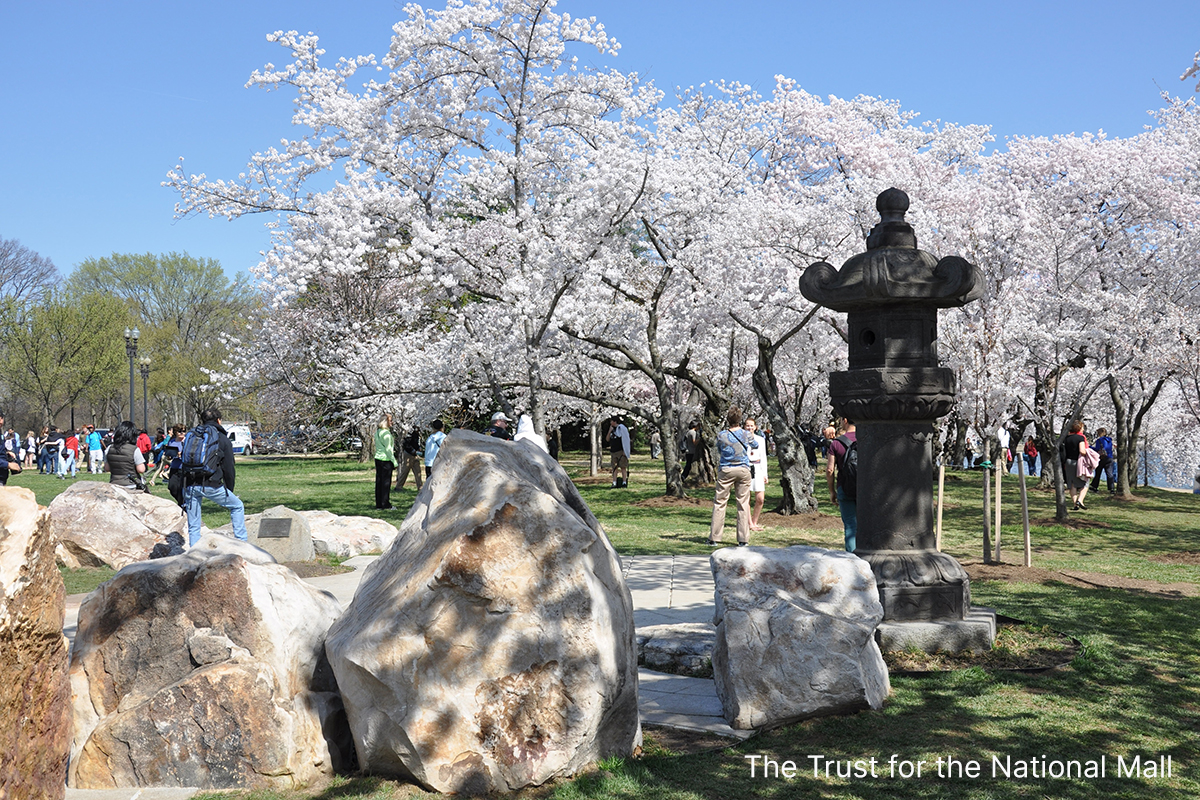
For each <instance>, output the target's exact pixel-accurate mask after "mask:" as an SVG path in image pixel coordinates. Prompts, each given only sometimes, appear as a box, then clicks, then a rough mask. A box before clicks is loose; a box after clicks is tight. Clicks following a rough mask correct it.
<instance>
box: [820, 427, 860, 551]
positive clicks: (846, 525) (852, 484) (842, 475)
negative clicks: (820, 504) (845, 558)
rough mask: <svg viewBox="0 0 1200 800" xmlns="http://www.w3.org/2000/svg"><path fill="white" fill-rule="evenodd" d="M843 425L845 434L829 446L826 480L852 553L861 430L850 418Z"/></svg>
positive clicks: (856, 510)
mask: <svg viewBox="0 0 1200 800" xmlns="http://www.w3.org/2000/svg"><path fill="white" fill-rule="evenodd" d="M842 425H843V433H842V435H841V436H838V437H836V438H835V439H834V440H833V441H831V442H830V443H829V458H828V460H827V461H826V462H825V480H826V482H827V483H828V484H829V500H830V502H832V503H835V504H836V505H837V507H838V511H840V512H841V515H842V530H843V536H844V538H845V542H846V552H847V553H853V552H854V548H855V547H857V546H858V541H857V540H858V431H857V428H856V427H855V425H854V421H853V420H851V419H849V418H848V417H843V418H842Z"/></svg>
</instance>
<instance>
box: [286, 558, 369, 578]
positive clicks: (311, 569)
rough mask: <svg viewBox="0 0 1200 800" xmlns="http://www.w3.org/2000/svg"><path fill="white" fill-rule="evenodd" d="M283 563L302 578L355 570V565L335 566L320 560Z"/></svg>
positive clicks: (320, 576)
mask: <svg viewBox="0 0 1200 800" xmlns="http://www.w3.org/2000/svg"><path fill="white" fill-rule="evenodd" d="M283 565H284V566H285V567H287V568H288V569H290V570H291V571H292V572H294V573H296V574H297V575H299V576H300V577H301V578H322V577H324V576H326V575H340V574H342V573H343V572H354V567H335V566H332V565H330V564H325V563H322V562H320V561H285V562H283Z"/></svg>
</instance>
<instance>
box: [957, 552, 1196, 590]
mask: <svg viewBox="0 0 1200 800" xmlns="http://www.w3.org/2000/svg"><path fill="white" fill-rule="evenodd" d="M1196 555H1200V554H1196ZM1185 563H1195V562H1185ZM962 565H963V568H964V569H965V570H966V571H967V575H969V576H970V578H971V580H973V581H975V580H980V581H1003V582H1005V583H1043V584H1045V583H1065V584H1067V585H1068V586H1075V587H1077V588H1081V589H1124V590H1126V591H1131V592H1144V593H1146V594H1152V595H1157V596H1159V597H1196V596H1198V595H1200V586H1197V585H1196V584H1194V583H1186V582H1176V583H1159V582H1157V581H1147V580H1141V579H1140V578H1126V577H1124V576H1122V575H1108V574H1105V573H1103V572H1084V571H1083V570H1073V569H1072V570H1049V569H1040V568H1038V567H1025V566H1018V565H1016V564H982V563H979V562H977V561H976V562H971V561H964V562H962Z"/></svg>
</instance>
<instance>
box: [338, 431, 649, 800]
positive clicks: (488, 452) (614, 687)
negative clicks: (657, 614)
mask: <svg viewBox="0 0 1200 800" xmlns="http://www.w3.org/2000/svg"><path fill="white" fill-rule="evenodd" d="M326 649H327V651H328V652H329V659H330V662H331V663H332V665H333V669H334V672H335V673H336V674H337V678H338V686H339V687H340V688H341V691H342V698H343V700H344V702H345V704H346V713H347V714H348V715H349V718H350V727H351V729H352V731H353V733H354V743H355V747H356V749H357V751H358V757H359V764H360V766H361V767H362V769H363V770H364V771H367V772H370V773H375V774H382V775H391V776H397V777H404V778H412V779H415V780H416V781H418V782H419V783H421V784H422V785H423V786H425V787H426V788H429V789H433V790H436V791H444V792H463V793H468V794H482V793H486V792H491V791H499V792H505V791H512V790H516V789H519V788H521V787H523V786H531V785H537V784H541V783H543V782H545V781H547V780H549V779H551V778H555V777H558V776H566V775H572V774H574V773H576V772H578V771H579V770H581V769H583V768H584V767H585V766H586V765H587V764H588V763H590V762H593V761H595V760H597V759H600V758H604V757H607V756H612V755H620V756H628V755H630V754H631V753H632V752H633V750H634V749H635V748H636V747H637V746H638V745H639V744H640V741H641V729H640V726H639V723H638V707H637V654H636V650H635V647H634V640H633V604H632V601H631V599H630V595H629V590H628V589H627V588H626V586H625V583H624V579H623V578H622V576H621V567H620V561H619V560H618V558H617V555H616V552H615V551H614V550H613V548H612V545H611V544H609V541H608V538H607V537H606V536H605V535H604V531H603V529H602V528H601V527H600V524H599V523H598V522H597V521H596V518H595V517H594V516H592V513H591V511H590V510H588V508H587V506H586V505H585V504H584V502H583V500H582V498H581V497H580V496H579V493H578V492H577V491H576V489H575V487H574V485H573V484H572V483H571V481H570V479H569V478H567V476H566V474H565V473H564V472H563V471H562V469H561V468H560V467H559V465H558V464H557V462H555V461H554V460H553V459H551V458H550V457H549V456H548V455H547V454H546V453H544V452H542V451H541V450H539V449H537V448H536V447H534V446H532V445H528V444H525V443H512V442H505V441H502V440H500V439H492V438H489V437H485V436H480V435H478V434H475V433H470V432H465V431H455V432H454V433H452V434H451V435H450V436H449V437H448V438H447V440H446V443H445V444H444V445H443V446H442V449H441V452H440V453H439V454H438V463H437V469H436V470H435V471H434V473H433V478H432V480H430V481H429V482H428V483H426V484H425V486H424V488H423V489H422V490H421V492H420V493H419V494H418V496H417V500H416V503H415V504H414V506H413V509H412V511H411V512H410V513H409V515H408V517H407V518H406V519H405V521H404V523H403V525H402V526H401V529H400V536H399V537H398V538H397V539H396V541H395V543H394V544H393V545H392V547H391V549H389V550H388V551H387V552H386V553H384V555H383V556H382V557H381V558H379V559H378V560H376V561H375V562H374V563H373V564H372V565H371V566H369V567H368V568H367V570H366V574H365V575H364V577H363V580H362V583H361V585H360V586H359V589H358V592H357V593H356V594H355V596H354V600H353V602H352V603H351V604H350V607H349V608H348V609H347V610H346V612H345V613H344V614H343V615H342V617H341V619H339V620H338V622H337V623H336V624H335V625H334V626H333V628H331V629H330V631H329V638H328V640H327V641H326Z"/></svg>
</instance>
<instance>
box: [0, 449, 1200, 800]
mask: <svg viewBox="0 0 1200 800" xmlns="http://www.w3.org/2000/svg"><path fill="white" fill-rule="evenodd" d="M563 461H564V466H565V467H566V468H567V469H568V471H569V472H570V473H571V475H572V477H573V478H575V479H576V481H577V483H579V485H580V490H581V492H582V493H583V496H584V498H585V499H586V500H587V502H588V503H589V505H590V506H591V508H592V510H593V511H594V512H595V514H596V516H597V517H598V518H599V519H600V520H601V522H602V523H603V524H604V526H605V529H606V530H607V531H608V533H609V536H610V538H611V539H612V542H613V544H614V545H615V546H616V548H617V550H618V551H619V552H620V553H622V554H623V555H633V554H650V553H706V552H708V548H707V547H705V546H704V540H705V538H706V537H707V532H708V522H709V517H710V513H711V503H710V502H709V500H710V498H711V489H702V490H695V492H694V493H695V494H696V495H697V497H698V498H699V501H698V502H697V503H695V504H691V503H686V502H685V503H667V504H664V503H662V502H661V501H656V498H659V497H660V496H661V493H662V483H663V482H662V476H661V471H660V469H659V462H651V461H650V460H649V459H648V458H645V457H635V458H634V463H633V471H632V474H631V480H630V483H631V488H630V489H628V490H618V489H610V488H608V481H607V480H606V479H604V478H603V476H601V478H600V479H598V480H596V479H591V478H589V477H588V476H587V475H586V457H585V456H583V455H581V454H576V453H571V454H567V455H566V456H565V457H564V459H563ZM105 477H106V476H105ZM12 483H14V484H17V485H25V486H30V487H32V488H33V489H34V490H35V491H36V492H37V494H38V498H39V501H40V502H42V503H47V502H49V499H50V498H52V497H53V496H54V495H55V494H57V493H58V491H61V490H62V488H65V485H66V484H65V482H62V481H57V480H55V479H53V478H46V477H42V476H37V475H29V474H28V473H27V474H24V475H21V476H18V477H15V478H14V480H13V481H12ZM946 487H947V499H946V510H945V536H944V545H943V549H944V550H946V551H947V552H949V553H952V554H954V555H955V556H956V557H958V558H959V559H960V560H963V561H964V562H979V561H980V560H981V556H982V535H981V530H982V529H981V520H982V506H981V494H982V488H981V487H982V480H981V478H980V474H979V473H952V474H951V475H949V476H948V477H947V483H946ZM237 490H238V494H239V495H240V496H241V497H242V499H243V501H245V503H246V507H247V511H248V512H251V513H253V512H255V511H261V510H262V509H264V508H267V507H269V506H272V505H277V504H280V503H282V504H285V505H288V506H290V507H292V508H296V509H310V508H326V509H329V510H331V511H333V512H335V513H338V514H362V515H368V516H375V517H383V518H386V519H389V520H392V521H394V522H395V523H396V524H399V522H400V520H402V519H403V516H404V514H405V513H406V512H407V510H408V508H409V507H410V506H411V504H412V500H413V498H414V496H415V492H413V491H412V489H411V488H410V489H408V490H405V491H402V492H399V493H393V503H394V504H395V505H396V506H397V509H396V510H395V511H391V512H382V511H376V510H375V509H374V496H373V492H374V473H373V469H372V468H371V467H370V466H369V465H365V464H359V463H358V462H356V461H352V460H348V459H338V458H261V457H260V458H250V459H245V460H241V459H239V462H238V485H237ZM156 493H161V494H163V495H165V494H166V492H165V489H161V488H160V489H159V490H157V491H156ZM1137 494H1138V500H1136V501H1135V502H1121V501H1117V500H1112V499H1109V498H1108V497H1107V496H1106V495H1104V494H1103V493H1102V494H1101V495H1092V496H1091V497H1090V498H1089V502H1088V505H1089V510H1088V511H1086V512H1081V513H1076V514H1074V515H1073V520H1074V522H1073V524H1072V525H1070V526H1064V525H1058V524H1054V523H1053V522H1052V518H1053V513H1054V507H1053V501H1054V498H1053V494H1051V493H1047V492H1039V491H1031V492H1030V506H1031V509H1030V516H1031V518H1032V519H1033V520H1034V523H1035V524H1034V527H1033V532H1032V540H1033V565H1034V567H1035V568H1040V569H1041V570H1045V571H1046V572H1042V573H1029V575H1030V576H1035V577H1030V578H1029V581H1028V582H1017V581H1011V580H1010V581H999V580H993V581H983V580H976V581H973V582H972V586H971V589H972V596H973V599H974V601H975V602H976V603H978V604H981V605H987V606H991V607H993V608H996V609H997V610H998V611H1000V612H1001V613H1003V614H1007V615H1009V616H1012V617H1017V618H1019V619H1022V620H1025V621H1027V622H1030V623H1033V624H1036V625H1048V626H1050V627H1052V628H1053V629H1055V630H1057V631H1060V632H1062V633H1066V634H1069V635H1071V636H1074V637H1076V638H1078V639H1080V640H1081V641H1082V642H1083V643H1084V649H1083V651H1082V652H1081V653H1080V655H1079V656H1077V657H1076V658H1075V660H1074V661H1073V662H1072V663H1071V664H1070V665H1068V666H1066V667H1063V668H1059V669H1056V670H1052V671H1049V672H1043V673H1037V674H1026V673H1019V672H1005V671H999V670H985V669H981V668H977V667H976V668H971V669H966V670H960V671H957V672H951V673H942V674H935V675H931V676H923V677H894V678H893V680H892V689H893V691H892V697H891V698H890V700H889V702H888V704H887V706H886V707H885V708H884V709H883V710H882V711H880V712H867V713H860V714H855V715H851V716H842V717H828V718H822V719H816V720H810V721H808V722H804V723H800V724H797V725H792V726H789V727H787V728H783V729H779V730H775V731H770V732H767V733H764V734H762V735H760V736H757V737H755V738H754V739H752V740H750V741H748V742H746V743H744V744H741V745H738V746H736V747H730V748H728V749H724V750H717V751H713V752H708V753H703V754H697V755H674V754H671V753H670V752H665V751H664V750H663V748H662V747H661V746H657V745H656V744H655V742H654V738H653V734H652V733H651V734H650V735H649V737H648V741H647V748H646V752H647V754H646V755H644V756H643V757H641V758H639V759H634V760H629V761H624V762H622V761H619V760H613V761H610V762H606V763H605V764H603V765H601V768H600V769H598V770H597V771H595V772H593V773H590V774H588V775H585V776H582V777H579V778H577V779H575V780H573V781H566V782H562V783H561V784H559V785H557V786H555V787H553V788H552V789H550V790H549V794H550V796H553V797H555V798H559V800H574V799H576V798H596V799H597V800H600V799H602V798H603V799H605V800H608V799H611V800H618V799H620V800H628V799H632V798H644V799H645V800H650V799H651V798H653V799H655V800H657V799H658V798H665V799H667V800H671V799H674V798H679V799H680V800H682V799H683V798H687V799H688V800H692V799H699V798H706V799H715V798H874V797H881V796H882V797H899V798H942V797H944V798H972V799H973V800H990V799H991V798H1081V799H1082V798H1092V797H1104V798H1144V797H1154V798H1180V799H1181V800H1182V799H1183V798H1195V797H1200V763H1198V759H1200V681H1198V680H1197V678H1196V676H1197V674H1198V673H1200V592H1198V590H1200V565H1198V562H1200V558H1198V557H1197V554H1200V513H1197V512H1200V497H1197V496H1193V495H1190V494H1180V493H1175V492H1167V491H1160V490H1155V489H1144V490H1138V492H1137ZM1018 497H1019V495H1018V484H1017V479H1016V478H1015V477H1006V478H1005V482H1004V488H1003V501H1004V520H1003V528H1002V532H1001V535H1002V543H1003V545H1004V550H1003V560H1004V562H1005V563H1006V564H1010V565H1013V564H1020V563H1021V558H1022V553H1021V543H1022V537H1023V534H1022V530H1021V525H1020V510H1019V506H1018ZM776 499H777V498H774V497H772V496H771V493H768V504H767V508H768V509H770V508H773V507H774V505H775V502H774V501H775V500H776ZM827 511H828V509H824V508H823V509H822V512H823V513H826V512H827ZM728 520H729V527H727V529H726V537H727V538H729V539H732V523H733V512H732V510H731V511H730V513H729V517H728ZM1080 520H1082V521H1083V522H1082V523H1081V522H1080ZM205 521H206V522H207V523H208V524H209V525H210V526H214V527H215V526H219V525H222V524H224V523H225V522H227V521H228V516H227V515H226V514H225V513H224V512H223V511H221V510H220V509H216V508H214V509H213V510H212V511H210V512H206V514H205ZM764 522H765V524H766V525H767V527H768V530H767V531H765V532H763V533H756V534H755V535H754V539H753V542H752V543H754V544H766V545H773V546H787V545H791V544H811V545H817V546H822V547H830V548H838V547H840V546H841V540H842V534H841V529H840V526H839V525H837V524H836V522H834V521H833V520H826V521H824V522H822V521H821V520H816V521H812V520H809V521H807V522H800V521H798V520H783V519H780V518H778V517H777V516H775V515H773V514H767V515H765V516H764ZM1060 570H1065V571H1068V572H1071V573H1093V574H1099V575H1106V576H1115V577H1119V578H1122V579H1135V580H1138V581H1146V582H1151V583H1147V584H1145V585H1143V586H1142V587H1141V588H1137V589H1110V588H1086V587H1085V586H1083V585H1071V584H1069V583H1066V582H1060V581H1058V580H1055V577H1056V573H1057V572H1058V571H1060ZM98 579H99V578H97V577H95V576H93V577H92V578H91V579H90V580H98ZM1154 584H1178V586H1176V587H1175V590H1174V591H1169V590H1163V589H1161V588H1159V587H1157V586H1155V585H1154ZM893 755H895V756H896V758H897V763H899V762H900V761H907V762H911V763H912V764H915V763H916V762H917V761H924V762H925V765H924V766H923V772H922V775H921V777H920V778H918V777H916V776H915V775H913V776H911V777H900V776H899V775H897V776H895V777H889V775H888V772H889V768H888V766H887V765H888V763H889V761H890V759H891V757H892V756H893ZM1135 755H1140V756H1142V758H1143V760H1145V759H1146V758H1147V757H1154V758H1155V759H1157V757H1158V756H1159V755H1164V756H1165V755H1170V756H1171V760H1172V766H1173V773H1174V774H1173V776H1172V777H1171V778H1159V777H1155V778H1149V779H1147V778H1144V777H1143V778H1140V779H1139V778H1133V777H1118V776H1117V758H1118V756H1120V757H1122V758H1123V759H1124V760H1125V763H1129V761H1130V760H1131V759H1132V757H1133V756H1135ZM748 756H766V757H768V758H770V759H771V760H773V761H777V762H781V763H782V762H784V761H789V760H790V761H792V762H794V763H795V765H796V768H797V771H796V773H795V774H794V776H793V777H791V778H790V779H789V778H785V777H782V776H780V777H773V776H771V777H762V773H761V768H760V769H759V770H758V771H757V775H756V777H751V768H750V764H751V762H750V761H749V760H748V759H747V757H748ZM810 756H819V757H821V758H827V759H830V760H831V761H839V760H840V761H842V762H845V761H846V760H850V761H853V760H863V761H864V762H868V763H869V759H871V758H872V757H874V758H875V759H876V773H877V776H878V777H874V778H872V777H862V778H859V777H849V778H838V777H836V775H837V773H836V768H833V769H832V770H831V773H830V777H825V776H824V774H822V775H821V776H820V777H813V772H812V766H813V762H812V760H811V759H810ZM993 756H996V757H998V758H1000V759H1001V761H1002V762H1003V761H1004V760H1005V759H1007V758H1010V757H1011V759H1012V760H1013V761H1014V762H1017V761H1025V762H1027V763H1029V762H1031V761H1032V762H1037V763H1038V764H1040V763H1041V759H1043V758H1045V759H1046V760H1047V761H1054V760H1077V761H1081V762H1086V761H1088V760H1095V759H1100V758H1101V757H1102V756H1103V757H1105V759H1106V768H1107V777H1105V778H1072V779H1070V780H1066V779H1053V778H1040V777H1038V778H1035V777H1026V778H1017V777H1011V778H1007V779H1006V778H1004V777H1003V775H1001V776H999V777H995V778H993V777H992V757H993ZM947 757H953V758H954V759H956V760H959V761H969V760H975V761H977V762H979V764H980V773H979V775H978V776H977V777H973V778H972V777H965V776H964V777H961V778H959V777H953V778H951V777H938V775H937V760H938V759H939V758H942V759H945V758H947ZM864 766H865V764H864ZM214 796H228V795H214ZM233 796H236V797H244V798H251V797H252V798H255V799H256V800H279V799H281V798H293V797H309V796H315V797H319V798H325V799H326V800H333V798H338V799H339V800H356V799H357V800H365V798H372V799H374V798H380V799H382V798H392V797H409V796H426V795H425V794H424V793H422V792H420V791H418V790H415V789H413V788H412V787H410V786H405V785H402V784H398V783H395V782H392V781H388V780H383V779H378V778H372V777H353V778H339V779H338V780H337V781H336V782H335V784H334V785H333V786H331V787H328V788H325V789H322V790H320V791H318V792H317V793H316V794H315V795H313V794H303V793H299V794H288V793H271V792H268V793H262V792H259V793H254V794H245V793H242V794H236V793H235V794H234V795H233ZM527 796H530V797H532V796H546V793H545V792H539V793H527Z"/></svg>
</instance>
